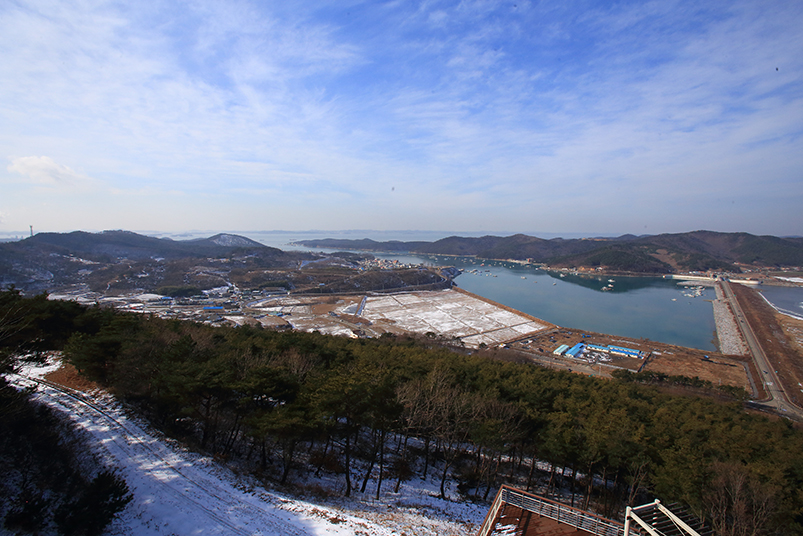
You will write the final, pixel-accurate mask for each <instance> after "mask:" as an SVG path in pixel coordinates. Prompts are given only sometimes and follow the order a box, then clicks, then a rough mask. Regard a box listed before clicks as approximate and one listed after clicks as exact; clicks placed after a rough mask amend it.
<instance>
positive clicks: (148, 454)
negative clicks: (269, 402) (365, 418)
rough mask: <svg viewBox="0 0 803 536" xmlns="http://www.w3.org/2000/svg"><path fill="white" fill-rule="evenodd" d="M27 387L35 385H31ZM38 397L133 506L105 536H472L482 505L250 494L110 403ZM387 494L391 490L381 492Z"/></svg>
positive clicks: (427, 492) (425, 495) (20, 381)
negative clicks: (114, 476) (67, 421)
mask: <svg viewBox="0 0 803 536" xmlns="http://www.w3.org/2000/svg"><path fill="white" fill-rule="evenodd" d="M56 366H57V365H50V366H48V367H39V368H30V367H29V368H26V369H25V370H23V371H22V372H23V374H24V376H18V375H10V377H9V380H10V381H11V382H12V383H13V384H15V385H16V386H17V387H20V388H21V387H26V386H31V385H34V382H33V381H32V380H31V379H33V378H41V377H43V376H44V375H45V374H47V373H48V372H50V371H52V370H54V368H56ZM28 378H31V379H28ZM36 388H37V391H36V394H35V396H36V397H37V398H38V399H39V400H40V401H41V402H42V403H45V404H47V405H49V406H51V407H53V408H54V409H56V410H59V411H63V412H65V413H67V414H68V415H69V416H70V418H71V419H73V421H74V422H75V423H76V424H77V425H78V426H79V427H80V428H81V429H83V430H85V431H86V432H87V433H88V434H89V435H90V437H91V438H92V441H94V446H93V448H94V450H95V451H96V454H97V455H98V456H100V457H101V458H102V459H103V460H104V461H105V462H106V463H107V465H109V466H111V467H115V468H117V470H118V472H119V473H120V475H121V476H122V477H123V478H124V479H125V480H126V482H127V483H128V486H129V488H130V489H131V491H132V493H133V496H134V499H133V500H132V501H131V503H129V505H128V506H127V507H126V509H125V510H124V511H123V512H122V513H121V515H120V517H119V519H117V520H116V521H115V522H114V523H113V524H112V526H111V527H110V530H109V531H108V533H109V534H110V535H121V536H123V535H125V536H151V535H152V536H167V535H192V534H212V535H215V534H242V535H245V534H249V535H265V536H267V535H324V534H326V535H333V536H337V535H379V536H390V535H397V536H398V535H409V536H414V535H437V536H448V535H458V534H459V535H464V534H475V533H476V532H477V530H478V528H479V524H480V523H482V519H483V517H484V515H485V513H486V511H487V506H482V505H473V504H468V503H463V502H458V501H442V500H440V499H437V498H436V497H434V496H433V494H434V488H435V487H436V484H434V485H433V484H431V483H423V482H421V481H417V482H416V481H411V482H408V483H407V484H406V485H403V486H402V489H401V491H400V493H399V494H394V493H390V492H383V494H382V497H381V498H380V500H379V501H373V500H372V499H371V498H369V497H370V496H371V495H372V494H371V493H368V494H367V496H366V497H365V498H362V499H360V498H357V499H351V500H347V499H337V500H327V501H319V502H318V503H316V502H314V501H310V500H305V499H300V498H297V497H293V496H290V495H287V494H283V493H279V492H276V491H271V490H266V489H264V488H262V487H259V486H258V485H256V484H255V483H254V482H253V481H251V479H250V478H248V477H246V476H242V475H236V474H235V473H233V472H232V471H230V470H228V469H226V468H224V467H222V466H220V465H218V464H216V463H215V462H214V461H213V460H211V459H210V458H208V457H204V456H200V455H198V454H194V453H191V452H188V451H186V450H183V449H182V448H180V447H179V446H177V445H176V444H174V443H171V442H169V441H165V440H164V439H163V438H161V437H160V436H159V435H158V434H156V433H153V432H151V431H150V430H149V428H148V426H147V425H145V424H143V423H142V422H140V421H139V419H137V418H136V417H134V416H132V415H130V414H128V413H127V412H126V411H125V410H124V408H123V406H121V405H120V404H119V403H118V402H117V401H116V400H115V399H114V398H113V397H111V396H110V395H108V394H105V393H102V392H98V393H94V394H92V395H87V394H85V393H84V394H78V396H74V395H73V394H70V393H66V392H63V391H60V390H57V389H55V388H53V387H51V386H48V385H44V384H38V385H36ZM387 486H388V488H390V487H391V486H390V484H388V485H387Z"/></svg>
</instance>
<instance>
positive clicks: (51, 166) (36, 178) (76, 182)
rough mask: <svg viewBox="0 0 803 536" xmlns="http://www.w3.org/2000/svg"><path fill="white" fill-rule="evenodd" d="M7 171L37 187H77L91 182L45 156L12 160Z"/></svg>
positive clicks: (84, 176)
mask: <svg viewBox="0 0 803 536" xmlns="http://www.w3.org/2000/svg"><path fill="white" fill-rule="evenodd" d="M8 171H10V172H12V173H16V174H19V175H22V177H23V180H25V181H27V182H30V183H33V184H37V185H47V186H60V187H79V186H82V185H85V184H86V183H88V182H89V181H90V180H91V179H90V178H89V177H87V176H86V175H83V174H81V173H78V172H76V171H74V170H72V169H70V168H69V167H67V166H64V165H62V164H58V163H56V162H54V161H53V160H52V159H51V158H49V157H47V156H23V157H19V158H13V159H12V160H11V164H9V166H8Z"/></svg>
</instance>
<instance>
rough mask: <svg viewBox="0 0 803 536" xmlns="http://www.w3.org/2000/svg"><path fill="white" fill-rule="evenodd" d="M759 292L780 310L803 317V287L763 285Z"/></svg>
mask: <svg viewBox="0 0 803 536" xmlns="http://www.w3.org/2000/svg"><path fill="white" fill-rule="evenodd" d="M761 293H762V294H763V295H764V297H765V298H767V300H769V301H770V303H772V304H773V305H774V306H775V307H777V308H778V309H779V310H780V311H781V312H783V313H786V314H788V315H792V316H794V317H797V318H800V319H803V288H801V287H763V288H762V289H761Z"/></svg>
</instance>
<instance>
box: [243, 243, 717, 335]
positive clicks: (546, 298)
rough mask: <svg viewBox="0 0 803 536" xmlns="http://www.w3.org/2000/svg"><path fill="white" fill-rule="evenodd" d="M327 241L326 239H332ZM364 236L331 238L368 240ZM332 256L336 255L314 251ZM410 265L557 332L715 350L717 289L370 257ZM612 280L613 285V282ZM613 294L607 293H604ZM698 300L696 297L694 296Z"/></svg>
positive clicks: (427, 258)
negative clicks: (440, 273) (449, 270)
mask: <svg viewBox="0 0 803 536" xmlns="http://www.w3.org/2000/svg"><path fill="white" fill-rule="evenodd" d="M248 236H249V237H250V238H253V239H255V240H258V241H260V242H262V243H263V244H266V245H270V246H274V247H278V248H280V249H284V250H290V249H294V250H309V249H310V248H306V247H301V246H290V245H288V243H289V242H293V241H295V240H303V239H308V238H320V237H321V236H320V235H315V236H313V233H309V234H306V236H305V233H290V232H288V233H281V232H274V233H259V234H257V233H252V234H248ZM327 236H328V234H327ZM364 236H365V235H361V234H359V232H351V233H343V234H342V235H335V236H332V238H364ZM373 238H374V239H377V240H428V239H429V240H431V239H432V238H431V237H429V236H426V233H423V234H422V235H421V236H418V235H416V234H415V233H409V234H407V233H398V234H390V233H388V235H387V236H375V237H373ZM315 251H321V252H331V250H324V249H321V250H315ZM372 254H373V255H374V256H375V257H377V258H383V259H397V260H399V261H400V262H404V263H411V264H422V263H423V264H428V265H432V266H455V267H456V268H459V269H462V270H463V273H462V274H461V275H459V276H458V277H457V278H456V279H455V283H456V284H457V286H459V287H460V288H462V289H464V290H467V291H469V292H472V293H474V294H478V295H480V296H483V297H485V298H487V299H489V300H493V301H495V302H498V303H501V304H503V305H506V306H508V307H512V308H513V309H516V310H519V311H522V312H524V313H527V314H530V315H532V316H535V317H537V318H541V319H543V320H546V321H547V322H551V323H553V324H557V325H559V326H563V327H568V328H575V329H581V330H587V331H593V332H597V333H607V334H610V335H619V336H623V337H628V338H634V339H640V338H645V339H650V340H654V341H659V342H665V343H669V344H677V345H679V346H686V347H690V348H698V349H701V350H711V351H713V350H715V349H716V344H715V342H714V341H715V338H716V334H715V332H716V325H715V323H714V312H713V307H712V305H711V300H713V299H715V298H716V296H715V294H714V290H713V289H712V288H706V289H703V290H702V291H698V292H697V293H692V292H690V291H689V290H688V289H686V288H685V287H683V286H680V285H678V281H677V280H671V279H670V280H667V279H663V278H661V277H607V276H606V277H602V276H598V277H582V276H577V275H571V274H563V276H562V277H561V275H560V273H558V272H547V271H544V270H541V269H538V268H536V267H533V266H528V265H523V264H519V263H513V262H503V261H482V260H480V259H476V258H474V257H452V256H439V255H417V254H381V253H372ZM472 270H473V271H472ZM609 279H613V280H614V281H613V282H610V281H608V280H609ZM603 288H607V290H602V289H603ZM692 294H697V295H694V296H693V295H692Z"/></svg>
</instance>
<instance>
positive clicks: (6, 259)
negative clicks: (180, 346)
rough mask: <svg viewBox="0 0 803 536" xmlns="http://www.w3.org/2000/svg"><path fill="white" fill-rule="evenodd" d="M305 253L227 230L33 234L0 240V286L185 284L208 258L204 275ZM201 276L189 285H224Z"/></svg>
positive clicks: (287, 261) (269, 264)
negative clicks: (193, 234) (179, 235)
mask: <svg viewBox="0 0 803 536" xmlns="http://www.w3.org/2000/svg"><path fill="white" fill-rule="evenodd" d="M309 258H312V256H310V255H309V254H304V253H301V252H285V251H282V250H281V249H277V248H272V247H268V246H265V245H263V244H260V243H259V242H255V241H254V240H251V239H249V238H246V237H243V236H238V235H233V234H217V235H215V236H212V237H209V238H204V239H198V240H170V239H167V238H154V237H150V236H143V235H140V234H137V233H132V232H129V231H104V232H102V233H87V232H83V231H75V232H72V233H39V234H37V235H34V236H32V237H30V238H26V239H25V240H20V241H18V242H7V243H3V244H0V288H4V287H6V286H9V285H14V286H16V287H17V288H21V289H24V290H26V291H34V292H38V291H42V290H50V289H53V288H58V287H61V286H65V285H72V284H75V283H86V284H88V285H89V286H90V287H92V288H93V289H95V288H98V289H107V288H109V285H110V284H112V283H115V282H116V283H120V282H121V281H124V280H125V281H128V283H126V285H125V287H126V289H128V290H132V289H134V288H142V289H148V290H156V289H157V288H158V287H159V286H164V285H173V286H175V285H184V284H186V280H187V278H188V277H189V278H190V279H192V274H193V272H197V271H198V270H194V268H193V267H195V266H199V265H201V264H204V265H210V262H209V259H212V260H217V261H219V262H217V265H216V266H212V267H210V268H209V269H208V270H205V271H204V273H206V274H216V273H219V272H222V271H226V270H228V271H230V270H232V269H235V268H237V269H241V270H244V269H247V268H249V267H253V268H254V269H256V268H259V269H261V270H264V269H265V268H273V267H284V266H287V265H292V264H294V263H295V264H297V263H298V260H299V259H309ZM195 279H197V277H196V278H195ZM206 279H208V281H205V282H197V281H196V282H195V283H193V285H195V284H196V283H198V284H199V285H200V287H199V288H211V287H210V285H211V286H219V285H221V284H225V282H224V281H223V280H222V279H221V278H220V277H217V278H210V277H206ZM213 279H214V281H213ZM116 283H115V284H116ZM118 286H119V285H118ZM196 286H197V285H196Z"/></svg>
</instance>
